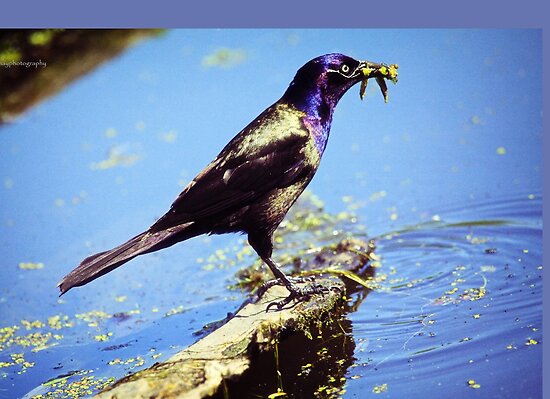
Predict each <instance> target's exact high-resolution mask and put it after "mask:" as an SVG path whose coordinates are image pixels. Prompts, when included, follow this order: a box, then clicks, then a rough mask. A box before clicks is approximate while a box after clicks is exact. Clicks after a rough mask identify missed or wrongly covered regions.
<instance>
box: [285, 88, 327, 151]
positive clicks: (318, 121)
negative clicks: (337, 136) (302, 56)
mask: <svg viewBox="0 0 550 399" xmlns="http://www.w3.org/2000/svg"><path fill="white" fill-rule="evenodd" d="M281 100H283V101H284V102H286V103H287V104H289V105H292V106H294V107H295V108H296V109H298V110H299V111H301V112H303V113H304V114H305V116H304V117H303V121H304V124H305V125H306V126H307V128H308V130H309V132H310V134H311V135H312V136H313V138H314V140H315V145H316V147H317V149H318V150H319V152H320V153H322V152H323V151H324V149H325V146H326V144H327V140H328V136H329V133H330V125H331V123H332V114H333V112H334V107H335V106H336V103H337V102H338V100H335V101H334V100H333V99H331V98H327V97H326V96H324V95H323V94H322V92H321V90H320V88H319V87H318V86H317V87H308V88H305V87H300V86H298V85H296V84H294V82H293V83H292V84H291V85H290V86H289V87H288V89H287V91H286V92H285V94H284V95H283V97H282V99H281Z"/></svg>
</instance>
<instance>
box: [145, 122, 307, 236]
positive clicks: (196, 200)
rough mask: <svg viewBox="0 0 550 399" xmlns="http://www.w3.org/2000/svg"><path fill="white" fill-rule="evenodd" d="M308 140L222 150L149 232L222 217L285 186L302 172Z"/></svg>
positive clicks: (301, 135) (300, 135)
mask: <svg viewBox="0 0 550 399" xmlns="http://www.w3.org/2000/svg"><path fill="white" fill-rule="evenodd" d="M308 139H309V136H308V135H307V134H304V133H303V132H297V133H296V134H290V135H287V136H286V137H285V138H282V139H278V140H276V141H273V142H272V143H270V144H269V145H253V144H249V145H246V144H244V143H235V144H237V146H236V147H238V150H237V149H236V148H235V146H229V145H228V146H226V148H224V150H223V151H222V152H221V153H220V155H218V157H217V158H216V159H215V160H214V161H213V162H212V163H211V164H210V165H208V166H207V167H206V168H205V169H204V170H203V171H202V172H201V173H200V174H199V175H198V176H197V177H196V178H195V179H193V181H192V182H191V183H190V184H189V185H188V186H187V187H186V188H185V189H184V190H183V192H182V193H181V194H180V195H179V196H178V198H177V199H176V200H175V201H174V203H173V204H172V206H171V207H170V210H169V211H168V212H167V213H166V214H165V215H164V216H162V217H161V218H160V219H159V220H158V221H157V222H156V223H155V224H153V226H151V228H150V231H153V232H154V231H160V230H163V229H166V228H169V227H173V226H177V225H179V224H181V223H187V222H190V221H196V220H198V219H203V218H209V217H215V216H217V215H220V216H224V215H225V214H226V213H227V212H230V211H232V210H235V209H238V208H241V207H244V206H246V205H248V204H250V203H251V202H252V201H253V200H254V199H256V198H258V197H260V196H261V195H263V194H265V193H267V192H269V191H271V190H273V189H274V188H284V187H287V186H289V185H291V184H292V183H293V182H295V181H296V180H297V179H298V178H299V177H300V175H302V174H303V173H304V172H306V171H307V170H308V166H307V165H305V163H304V150H305V147H306V144H307V141H308ZM251 142H253V141H251ZM243 144H244V145H243ZM247 147H249V148H247Z"/></svg>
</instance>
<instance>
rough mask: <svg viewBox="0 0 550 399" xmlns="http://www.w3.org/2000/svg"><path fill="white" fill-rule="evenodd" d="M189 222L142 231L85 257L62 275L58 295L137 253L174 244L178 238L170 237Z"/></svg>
mask: <svg viewBox="0 0 550 399" xmlns="http://www.w3.org/2000/svg"><path fill="white" fill-rule="evenodd" d="M190 224H191V223H188V224H183V225H180V226H177V227H174V228H170V229H166V230H162V231H159V232H156V233H150V232H143V233H141V234H138V235H137V236H135V237H134V238H131V239H130V240H128V241H127V242H125V243H124V244H122V245H119V246H118V247H116V248H113V249H111V250H109V251H105V252H100V253H98V254H95V255H92V256H89V257H87V258H86V259H84V260H83V261H82V262H81V263H80V265H79V266H78V267H77V268H76V269H74V270H73V271H71V272H70V273H69V274H67V275H66V276H65V277H63V280H61V282H60V283H59V284H58V287H59V290H60V291H61V293H60V296H61V295H63V294H64V293H66V292H67V291H69V290H70V289H71V288H73V287H78V286H81V285H84V284H87V283H89V282H90V281H92V280H95V279H96V278H98V277H101V276H102V275H104V274H105V273H108V272H110V271H111V270H113V269H116V268H117V267H119V266H122V265H123V264H124V263H126V262H128V261H130V260H132V259H133V258H135V257H136V256H138V255H143V254H145V253H147V252H153V251H156V250H157V249H161V248H165V247H168V246H170V245H173V244H175V243H176V242H177V241H180V240H179V239H178V240H171V238H173V237H174V236H175V235H176V234H178V233H181V232H182V231H183V230H185V229H186V228H187V227H188V226H189V225H190Z"/></svg>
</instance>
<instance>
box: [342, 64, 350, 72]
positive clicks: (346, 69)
mask: <svg viewBox="0 0 550 399" xmlns="http://www.w3.org/2000/svg"><path fill="white" fill-rule="evenodd" d="M340 70H341V71H342V72H344V73H348V72H349V66H347V65H346V64H344V65H342V66H341V67H340Z"/></svg>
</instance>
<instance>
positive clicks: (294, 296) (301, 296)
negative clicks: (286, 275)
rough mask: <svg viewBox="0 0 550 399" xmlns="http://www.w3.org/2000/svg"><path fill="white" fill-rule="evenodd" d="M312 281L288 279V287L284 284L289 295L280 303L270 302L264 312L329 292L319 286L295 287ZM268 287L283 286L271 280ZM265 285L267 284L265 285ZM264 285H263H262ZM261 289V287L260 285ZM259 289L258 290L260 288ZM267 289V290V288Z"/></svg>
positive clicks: (277, 281)
mask: <svg viewBox="0 0 550 399" xmlns="http://www.w3.org/2000/svg"><path fill="white" fill-rule="evenodd" d="M312 281H314V278H312V277H308V278H298V279H297V278H292V279H290V285H287V284H284V285H285V287H286V289H287V290H289V291H290V295H289V296H287V297H286V298H285V299H282V300H280V301H273V302H270V303H269V305H267V307H266V309H265V311H266V312H269V310H270V309H271V308H277V310H281V309H282V308H283V307H285V306H286V305H288V304H289V303H290V302H292V301H293V300H296V302H297V303H299V302H302V301H307V300H309V299H310V298H311V296H312V295H314V294H323V293H325V292H328V291H329V288H327V287H325V286H322V285H319V284H310V285H308V286H306V287H303V288H300V287H297V286H296V285H295V283H306V282H312ZM268 283H269V284H268V285H269V287H272V286H274V285H278V284H283V283H282V282H280V281H279V280H273V281H269V282H268ZM266 284H267V283H266ZM264 285H265V284H264ZM262 287H263V285H262ZM262 287H260V288H262ZM269 287H268V288H269ZM265 290H267V288H266V289H264V290H263V292H262V294H263V293H264V292H265ZM258 291H259V290H258Z"/></svg>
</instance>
